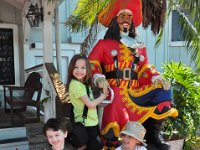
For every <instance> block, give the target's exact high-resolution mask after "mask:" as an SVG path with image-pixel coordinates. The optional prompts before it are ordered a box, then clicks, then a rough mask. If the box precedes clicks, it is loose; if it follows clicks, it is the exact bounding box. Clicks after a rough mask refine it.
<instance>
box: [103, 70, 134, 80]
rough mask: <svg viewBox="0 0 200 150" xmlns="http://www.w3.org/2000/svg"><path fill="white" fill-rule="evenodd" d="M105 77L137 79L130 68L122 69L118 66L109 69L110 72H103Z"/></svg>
mask: <svg viewBox="0 0 200 150" xmlns="http://www.w3.org/2000/svg"><path fill="white" fill-rule="evenodd" d="M105 76H106V79H112V78H114V79H117V78H118V79H124V80H133V79H135V80H137V79H138V75H137V73H136V72H135V71H134V70H133V69H131V68H124V69H123V70H119V69H118V68H117V69H115V70H113V71H110V72H106V74H105Z"/></svg>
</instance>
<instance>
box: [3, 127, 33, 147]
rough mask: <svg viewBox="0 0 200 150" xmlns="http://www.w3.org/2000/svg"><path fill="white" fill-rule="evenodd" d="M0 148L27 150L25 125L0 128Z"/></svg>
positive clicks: (27, 142)
mask: <svg viewBox="0 0 200 150" xmlns="http://www.w3.org/2000/svg"><path fill="white" fill-rule="evenodd" d="M0 150H29V141H28V139H27V137H26V127H13V128H1V129H0Z"/></svg>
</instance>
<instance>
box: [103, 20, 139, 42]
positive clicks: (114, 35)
mask: <svg viewBox="0 0 200 150" xmlns="http://www.w3.org/2000/svg"><path fill="white" fill-rule="evenodd" d="M128 36H129V37H132V38H135V36H136V32H135V26H134V24H133V22H132V23H131V27H130V29H129V35H128ZM104 39H113V40H116V41H118V42H120V39H121V37H120V29H119V25H118V23H117V17H115V18H113V19H112V21H111V23H110V25H109V28H108V30H107V31H106V34H105V36H104Z"/></svg>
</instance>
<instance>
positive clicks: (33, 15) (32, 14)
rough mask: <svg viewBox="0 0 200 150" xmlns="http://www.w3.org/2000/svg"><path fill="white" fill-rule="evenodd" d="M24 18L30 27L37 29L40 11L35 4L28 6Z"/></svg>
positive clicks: (40, 16)
mask: <svg viewBox="0 0 200 150" xmlns="http://www.w3.org/2000/svg"><path fill="white" fill-rule="evenodd" d="M26 18H27V20H28V22H29V24H30V26H31V27H38V26H39V21H40V18H41V19H42V9H40V8H38V6H37V4H36V5H35V6H34V5H33V4H31V5H30V7H29V10H28V13H27V14H26Z"/></svg>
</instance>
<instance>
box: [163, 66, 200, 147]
mask: <svg viewBox="0 0 200 150" xmlns="http://www.w3.org/2000/svg"><path fill="white" fill-rule="evenodd" d="M163 68H164V73H163V76H164V77H165V78H166V79H168V80H169V81H170V82H171V85H172V88H173V97H174V104H175V107H176V108H177V110H178V112H179V116H178V117H177V118H169V119H168V120H167V121H166V123H165V124H164V127H165V130H166V131H165V132H166V133H169V134H170V135H171V136H172V135H174V134H177V135H178V136H179V137H184V139H185V142H184V150H197V147H198V146H199V144H200V141H199V137H198V136H197V131H198V130H199V129H200V75H199V74H198V73H195V72H194V71H193V70H192V69H191V68H189V67H187V66H186V65H184V64H182V63H181V62H179V63H176V62H171V63H166V64H164V65H163ZM171 136H170V137H171Z"/></svg>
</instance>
